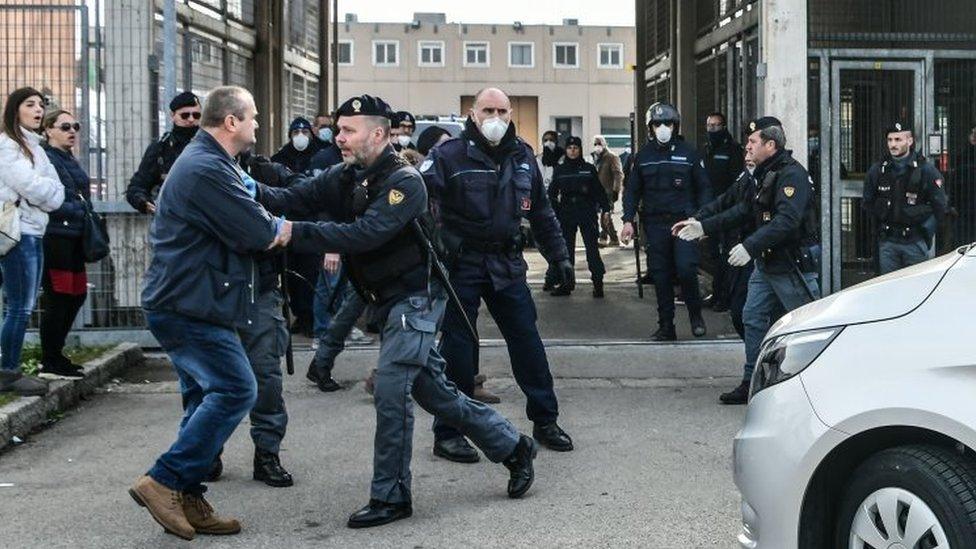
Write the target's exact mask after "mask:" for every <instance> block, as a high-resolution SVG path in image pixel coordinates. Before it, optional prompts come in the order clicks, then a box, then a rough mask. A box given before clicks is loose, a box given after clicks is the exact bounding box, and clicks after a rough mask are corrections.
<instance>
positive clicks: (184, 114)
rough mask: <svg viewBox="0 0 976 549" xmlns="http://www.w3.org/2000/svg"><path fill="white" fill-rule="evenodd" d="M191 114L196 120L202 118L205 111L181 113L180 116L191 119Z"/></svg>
mask: <svg viewBox="0 0 976 549" xmlns="http://www.w3.org/2000/svg"><path fill="white" fill-rule="evenodd" d="M191 116H192V117H193V119H194V120H200V117H201V116H203V113H202V112H199V111H194V112H181V113H180V118H182V119H183V120H189V119H190V117H191Z"/></svg>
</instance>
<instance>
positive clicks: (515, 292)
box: [434, 277, 559, 440]
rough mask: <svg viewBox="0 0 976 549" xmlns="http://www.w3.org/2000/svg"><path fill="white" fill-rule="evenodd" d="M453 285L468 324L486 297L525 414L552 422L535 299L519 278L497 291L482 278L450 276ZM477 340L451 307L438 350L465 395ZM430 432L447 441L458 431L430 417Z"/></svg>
mask: <svg viewBox="0 0 976 549" xmlns="http://www.w3.org/2000/svg"><path fill="white" fill-rule="evenodd" d="M453 284H454V290H455V291H456V292H457V294H458V298H459V299H460V300H461V304H462V306H463V307H464V310H465V313H467V315H468V318H469V319H471V322H472V323H476V322H477V321H478V307H479V306H480V305H481V300H482V299H484V300H485V304H486V305H487V306H488V312H489V313H490V314H491V316H492V318H494V319H495V323H496V324H497V325H498V330H499V331H500V332H501V333H502V337H504V338H505V344H506V345H507V346H508V357H509V360H510V361H511V363H512V374H513V375H514V376H515V382H516V383H518V386H519V388H520V389H522V392H523V393H524V394H525V398H526V404H525V411H526V415H528V417H529V419H530V420H532V421H533V422H535V423H538V424H540V425H545V424H547V423H552V422H554V421H556V418H557V417H558V416H559V404H558V402H557V400H556V392H555V390H554V389H553V381H552V374H551V373H550V371H549V361H548V359H547V358H546V350H545V348H544V347H543V345H542V338H541V337H539V330H538V329H537V328H536V325H535V322H536V310H535V302H533V301H532V293H531V292H530V291H529V286H528V285H527V284H526V283H525V281H518V282H514V283H512V284H509V285H508V286H506V287H504V288H502V289H500V290H497V289H495V288H494V286H493V285H492V283H491V282H490V281H487V280H483V281H481V282H480V283H479V282H476V281H474V280H465V279H463V278H461V277H458V278H457V279H454V281H453ZM478 351H479V349H478V342H476V341H474V339H472V337H471V334H470V332H469V331H468V327H467V325H466V324H465V323H464V319H463V318H462V317H461V315H460V314H458V312H457V309H456V308H454V307H453V306H451V307H448V308H447V312H446V313H445V315H444V327H443V331H442V335H441V347H440V354H441V356H443V358H444V360H446V361H447V379H448V380H450V381H451V382H453V383H454V384H455V385H457V387H458V389H460V390H461V392H463V393H464V394H466V395H468V396H471V395H472V394H473V393H474V376H475V374H476V372H477V371H478V368H477V361H478ZM434 436H435V437H436V438H437V439H438V440H446V439H450V438H456V437H458V436H460V433H459V432H458V431H457V430H456V429H453V428H451V427H450V426H449V425H448V424H445V423H444V422H442V421H439V420H436V419H435V421H434Z"/></svg>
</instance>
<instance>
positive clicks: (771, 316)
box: [742, 266, 820, 382]
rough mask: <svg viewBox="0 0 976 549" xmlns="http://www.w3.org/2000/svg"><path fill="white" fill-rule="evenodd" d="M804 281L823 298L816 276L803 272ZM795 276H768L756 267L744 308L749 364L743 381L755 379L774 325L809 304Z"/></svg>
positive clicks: (815, 274)
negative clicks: (756, 370)
mask: <svg viewBox="0 0 976 549" xmlns="http://www.w3.org/2000/svg"><path fill="white" fill-rule="evenodd" d="M803 278H804V282H803V284H806V286H807V288H809V291H810V293H812V294H813V297H814V298H816V299H819V298H820V286H819V284H818V283H817V273H803ZM810 301H811V299H810V295H809V294H808V293H807V290H805V289H803V286H802V285H801V283H800V279H799V276H797V274H796V273H783V274H778V273H767V272H764V271H763V270H762V269H761V268H760V267H758V266H756V267H755V268H754V269H753V271H752V275H751V276H750V277H749V293H748V295H747V296H746V304H745V306H744V307H743V309H742V323H743V324H744V325H745V332H746V334H745V344H746V363H745V367H744V368H743V377H742V379H743V381H746V382H748V381H749V380H751V379H752V372H753V370H755V368H756V360H757V359H758V358H759V348H760V346H761V345H762V341H763V338H764V337H766V332H767V331H769V327H770V326H772V325H773V322H774V321H775V320H776V319H778V318H779V317H780V316H782V315H783V314H785V313H788V312H790V311H792V310H793V309H796V308H797V307H800V306H803V305H806V304H807V303H810Z"/></svg>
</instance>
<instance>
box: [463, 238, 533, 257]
mask: <svg viewBox="0 0 976 549" xmlns="http://www.w3.org/2000/svg"><path fill="white" fill-rule="evenodd" d="M523 248H525V242H524V241H523V239H522V236H521V235H519V236H515V237H512V238H510V239H508V240H504V241H498V240H474V239H468V238H465V239H464V240H462V241H461V250H462V251H472V252H479V253H483V254H503V253H509V252H521V251H522V249H523Z"/></svg>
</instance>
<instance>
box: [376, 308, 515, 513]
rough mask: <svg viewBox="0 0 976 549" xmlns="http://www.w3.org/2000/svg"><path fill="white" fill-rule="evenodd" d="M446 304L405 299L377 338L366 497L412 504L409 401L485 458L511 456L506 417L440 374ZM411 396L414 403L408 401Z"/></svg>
mask: <svg viewBox="0 0 976 549" xmlns="http://www.w3.org/2000/svg"><path fill="white" fill-rule="evenodd" d="M446 304H447V300H446V299H445V298H444V297H440V296H436V295H435V296H434V299H433V301H431V300H430V299H428V298H427V296H411V297H405V298H403V299H401V300H400V301H399V302H397V303H396V304H395V305H394V306H393V308H392V309H391V310H390V314H389V316H388V317H387V320H386V325H385V326H384V328H383V333H382V335H381V339H380V356H379V364H378V366H377V370H376V386H375V390H374V392H373V398H374V402H375V405H376V438H375V440H374V443H373V452H374V453H373V482H372V486H371V489H370V498H372V499H377V500H380V501H385V502H389V503H400V502H409V501H411V492H410V480H411V477H410V455H411V452H412V450H413V402H412V400H416V401H417V404H419V405H420V407H421V408H423V409H424V410H426V411H427V412H429V413H430V414H432V415H433V416H434V417H435V418H437V419H438V420H440V421H443V422H444V423H447V424H448V425H451V426H452V427H454V428H455V429H457V430H458V431H460V432H461V433H462V434H463V435H465V436H466V437H468V439H470V440H471V441H472V442H473V443H474V444H475V445H476V446H477V447H478V448H480V449H481V451H482V452H484V454H485V456H486V457H487V458H488V459H489V460H491V461H493V462H496V463H497V462H500V461H503V460H504V459H505V458H507V457H508V456H510V455H511V454H512V452H513V451H514V450H515V446H516V444H517V443H518V439H519V433H518V431H517V430H516V428H515V426H514V425H512V423H511V422H510V421H508V420H507V419H505V417H504V416H502V415H501V414H499V413H498V412H496V411H495V410H494V409H492V408H491V407H489V406H486V405H485V404H482V403H480V402H478V401H475V400H471V399H470V398H468V397H467V396H466V395H465V394H464V393H461V392H460V391H458V390H457V387H455V385H454V384H453V383H451V382H450V381H448V380H447V377H446V376H445V375H444V366H445V364H446V363H445V362H444V359H443V358H441V356H440V354H439V353H438V352H437V348H436V347H435V345H434V339H435V335H436V333H437V329H438V326H439V324H440V321H441V319H442V318H443V316H444V309H445V306H446ZM411 397H412V399H411Z"/></svg>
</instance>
